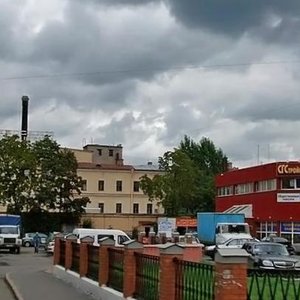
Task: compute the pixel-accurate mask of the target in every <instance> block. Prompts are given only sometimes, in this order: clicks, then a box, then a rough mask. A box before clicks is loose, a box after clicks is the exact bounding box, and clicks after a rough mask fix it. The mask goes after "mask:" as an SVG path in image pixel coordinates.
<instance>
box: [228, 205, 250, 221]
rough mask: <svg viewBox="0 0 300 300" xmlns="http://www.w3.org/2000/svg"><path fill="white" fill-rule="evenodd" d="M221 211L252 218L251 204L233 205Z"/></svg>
mask: <svg viewBox="0 0 300 300" xmlns="http://www.w3.org/2000/svg"><path fill="white" fill-rule="evenodd" d="M223 212H224V213H227V214H244V215H245V218H253V214H252V204H244V205H233V206H231V207H230V208H228V209H226V210H225V211H223Z"/></svg>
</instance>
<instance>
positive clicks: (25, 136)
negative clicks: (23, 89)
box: [21, 96, 29, 141]
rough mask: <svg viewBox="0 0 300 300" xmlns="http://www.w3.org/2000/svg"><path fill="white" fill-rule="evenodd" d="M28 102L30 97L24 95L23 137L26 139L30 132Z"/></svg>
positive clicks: (23, 139)
mask: <svg viewBox="0 0 300 300" xmlns="http://www.w3.org/2000/svg"><path fill="white" fill-rule="evenodd" d="M28 102H29V97H28V96H23V97H22V125H21V139H22V141H25V140H26V138H27V133H28Z"/></svg>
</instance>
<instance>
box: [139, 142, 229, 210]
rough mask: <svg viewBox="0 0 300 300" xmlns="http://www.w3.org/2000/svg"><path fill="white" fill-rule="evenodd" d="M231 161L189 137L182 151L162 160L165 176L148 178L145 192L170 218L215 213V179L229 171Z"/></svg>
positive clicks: (143, 180)
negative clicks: (202, 212) (158, 203)
mask: <svg viewBox="0 0 300 300" xmlns="http://www.w3.org/2000/svg"><path fill="white" fill-rule="evenodd" d="M227 163H228V159H227V157H226V156H225V155H224V154H223V152H222V150H221V149H217V148H216V147H215V145H214V143H213V142H212V141H210V140H209V139H208V138H203V139H201V140H200V142H199V143H196V142H194V141H193V140H192V139H191V138H189V137H187V136H185V137H184V139H183V140H182V141H181V142H180V145H179V147H178V148H177V149H176V148H175V149H174V151H171V152H170V151H169V152H166V153H165V154H164V155H163V157H159V167H160V169H161V170H162V171H163V174H162V175H155V176H154V177H153V178H150V177H148V176H147V175H144V176H143V177H142V178H141V188H142V190H143V191H144V193H145V194H147V195H148V197H149V199H150V200H154V199H156V200H158V201H159V202H160V203H161V204H162V205H163V207H164V208H165V211H166V214H167V215H169V216H176V215H178V214H195V213H197V212H198V211H211V210H213V209H214V198H215V189H214V176H215V175H216V174H218V173H221V172H224V171H226V170H227Z"/></svg>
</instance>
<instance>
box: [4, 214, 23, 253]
mask: <svg viewBox="0 0 300 300" xmlns="http://www.w3.org/2000/svg"><path fill="white" fill-rule="evenodd" d="M20 227H21V216H19V215H7V214H0V249H7V250H9V251H10V252H11V253H17V254H19V253H20V249H21V245H22V240H21V230H20Z"/></svg>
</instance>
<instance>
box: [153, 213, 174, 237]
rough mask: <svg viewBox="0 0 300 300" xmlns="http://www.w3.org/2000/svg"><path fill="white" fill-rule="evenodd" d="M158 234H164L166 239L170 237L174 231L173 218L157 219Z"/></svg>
mask: <svg viewBox="0 0 300 300" xmlns="http://www.w3.org/2000/svg"><path fill="white" fill-rule="evenodd" d="M157 223H158V232H165V233H166V236H167V237H171V236H172V232H173V231H174V230H175V229H176V219H175V218H158V220H157Z"/></svg>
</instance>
